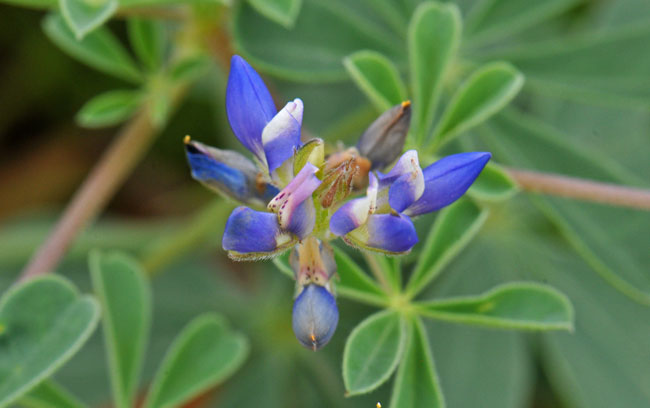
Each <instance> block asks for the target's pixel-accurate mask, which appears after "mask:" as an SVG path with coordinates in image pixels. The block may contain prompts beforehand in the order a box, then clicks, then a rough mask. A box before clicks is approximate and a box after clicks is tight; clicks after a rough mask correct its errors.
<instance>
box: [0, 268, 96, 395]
mask: <svg viewBox="0 0 650 408" xmlns="http://www.w3.org/2000/svg"><path fill="white" fill-rule="evenodd" d="M99 314H100V313H99V306H98V305H97V302H96V301H95V299H93V298H92V297H89V296H81V295H79V293H78V292H77V290H76V289H75V288H74V287H73V286H72V284H70V283H69V282H68V281H66V280H64V279H63V278H59V277H45V278H36V279H33V280H31V281H28V282H26V283H23V284H21V285H18V286H15V287H13V288H12V289H10V290H9V291H7V292H6V293H5V294H4V295H3V296H2V299H0V379H1V380H0V406H5V405H7V404H9V403H11V402H12V401H14V400H16V399H17V398H20V397H21V396H22V395H23V394H25V393H26V392H27V391H29V390H30V389H32V388H34V387H35V386H37V385H38V384H39V383H40V382H41V381H42V380H44V379H45V378H47V377H48V376H49V375H51V374H52V373H53V372H55V371H56V370H57V369H58V368H59V367H61V365H63V364H64V363H65V362H66V361H68V360H69V359H70V358H71V357H72V356H73V355H74V354H75V353H76V352H77V351H78V350H79V349H80V348H81V346H82V345H83V344H84V343H85V342H86V340H88V337H89V336H90V334H91V333H92V332H93V330H94V329H95V326H96V325H97V321H98V320H99Z"/></svg>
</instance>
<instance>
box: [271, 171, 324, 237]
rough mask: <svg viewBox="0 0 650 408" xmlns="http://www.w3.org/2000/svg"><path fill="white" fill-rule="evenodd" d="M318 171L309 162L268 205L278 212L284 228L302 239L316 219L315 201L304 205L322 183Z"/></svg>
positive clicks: (279, 220)
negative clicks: (317, 174) (317, 175)
mask: <svg viewBox="0 0 650 408" xmlns="http://www.w3.org/2000/svg"><path fill="white" fill-rule="evenodd" d="M316 172H318V167H316V166H314V165H312V164H311V163H307V164H306V165H305V167H303V168H302V170H300V172H298V174H297V175H296V177H294V178H293V180H291V182H289V184H287V186H286V187H285V188H283V189H282V191H280V193H279V194H278V195H277V196H275V197H274V198H273V199H272V200H271V201H270V202H269V204H268V206H267V207H268V209H269V210H271V211H273V212H275V213H277V214H278V215H277V217H278V222H279V223H280V227H281V228H282V229H285V230H288V231H291V232H293V233H294V234H296V235H298V237H299V238H301V239H302V238H304V237H305V236H306V235H307V234H309V233H310V232H311V230H312V229H313V227H314V222H315V220H316V218H315V212H314V211H315V210H314V208H313V203H311V204H309V203H305V204H304V205H302V204H303V202H305V201H306V200H307V201H310V200H311V195H312V194H313V192H314V191H316V189H317V188H318V186H320V184H321V181H320V180H319V179H318V177H316Z"/></svg>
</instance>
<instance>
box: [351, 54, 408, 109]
mask: <svg viewBox="0 0 650 408" xmlns="http://www.w3.org/2000/svg"><path fill="white" fill-rule="evenodd" d="M343 65H344V66H345V69H346V70H347V71H348V74H350V76H351V77H352V80H353V81H354V82H355V84H356V85H357V86H358V87H359V89H361V91H363V92H364V93H365V94H366V96H367V97H368V99H370V101H371V102H372V104H373V105H374V106H375V108H376V109H377V110H378V111H379V112H383V111H385V110H388V109H390V108H391V107H392V106H394V105H397V104H398V103H400V102H402V101H404V100H406V99H407V97H406V86H405V85H404V83H403V82H402V79H401V78H400V75H399V72H398V71H397V67H395V65H394V64H393V63H392V62H391V61H390V60H389V59H388V58H386V57H385V56H384V55H382V54H380V53H378V52H375V51H357V52H355V53H354V54H351V55H349V56H348V57H346V58H345V59H343Z"/></svg>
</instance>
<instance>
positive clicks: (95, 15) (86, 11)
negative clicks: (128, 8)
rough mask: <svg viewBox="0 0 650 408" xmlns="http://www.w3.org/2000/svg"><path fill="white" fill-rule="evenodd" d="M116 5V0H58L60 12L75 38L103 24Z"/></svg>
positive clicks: (83, 35)
mask: <svg viewBox="0 0 650 408" xmlns="http://www.w3.org/2000/svg"><path fill="white" fill-rule="evenodd" d="M117 6H118V2H117V0H59V9H60V10H61V14H62V15H63V18H64V19H65V21H66V23H68V27H70V28H71V29H72V31H74V34H75V37H76V38H77V40H81V39H82V38H83V37H85V36H86V34H88V33H89V32H91V31H92V30H94V29H96V28H97V27H99V26H100V25H102V24H104V22H106V21H107V20H108V19H109V18H111V16H112V15H113V14H114V13H115V12H116V11H117Z"/></svg>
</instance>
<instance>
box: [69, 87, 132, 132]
mask: <svg viewBox="0 0 650 408" xmlns="http://www.w3.org/2000/svg"><path fill="white" fill-rule="evenodd" d="M142 100H143V95H142V93H141V92H140V91H133V90H114V91H108V92H106V93H103V94H100V95H97V96H95V97H94V98H93V99H91V100H89V101H88V102H86V104H85V105H84V106H83V107H82V108H81V110H80V111H79V113H77V118H76V119H77V123H79V124H80V125H81V126H85V127H104V126H113V125H117V124H120V123H122V122H124V121H125V120H127V119H128V118H129V117H130V116H131V115H133V114H134V113H135V111H136V110H137V109H138V107H139V106H140V104H141V102H142Z"/></svg>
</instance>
